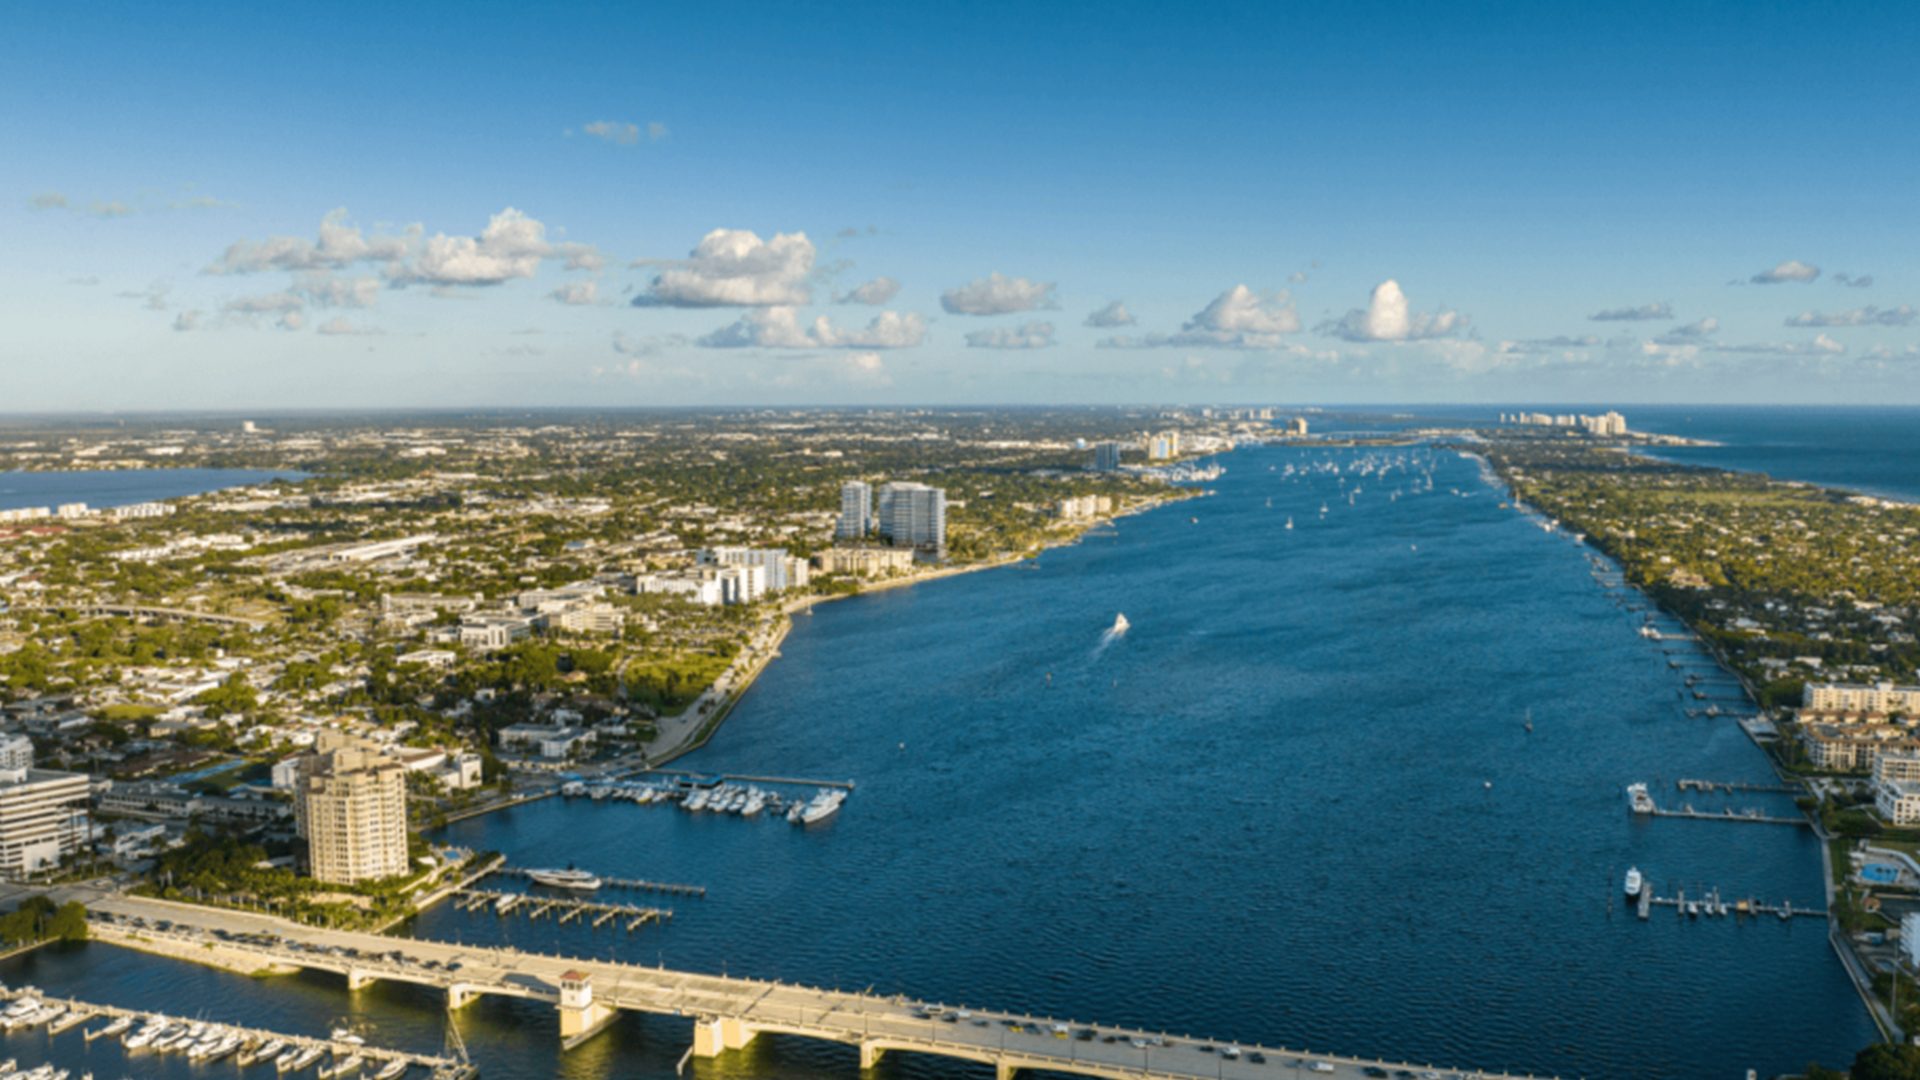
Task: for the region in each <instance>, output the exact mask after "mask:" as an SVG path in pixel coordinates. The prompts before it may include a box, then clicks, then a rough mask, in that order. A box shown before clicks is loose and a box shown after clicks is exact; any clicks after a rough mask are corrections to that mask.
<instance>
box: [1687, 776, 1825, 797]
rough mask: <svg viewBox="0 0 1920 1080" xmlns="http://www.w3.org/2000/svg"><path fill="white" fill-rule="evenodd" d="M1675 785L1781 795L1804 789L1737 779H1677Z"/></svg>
mask: <svg viewBox="0 0 1920 1080" xmlns="http://www.w3.org/2000/svg"><path fill="white" fill-rule="evenodd" d="M1673 786H1674V787H1676V788H1679V789H1680V790H1681V791H1706V792H1713V791H1724V792H1727V793H1728V794H1732V793H1733V792H1736V791H1761V792H1769V793H1774V794H1780V795H1799V794H1802V793H1803V792H1802V790H1801V789H1800V788H1797V787H1793V786H1791V785H1788V784H1746V783H1741V782H1739V781H1737V780H1733V781H1729V780H1691V779H1682V780H1675V781H1674V782H1673Z"/></svg>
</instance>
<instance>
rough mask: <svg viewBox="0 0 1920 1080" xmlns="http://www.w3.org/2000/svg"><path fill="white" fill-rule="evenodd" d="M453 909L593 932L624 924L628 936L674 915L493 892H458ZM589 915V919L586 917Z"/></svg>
mask: <svg viewBox="0 0 1920 1080" xmlns="http://www.w3.org/2000/svg"><path fill="white" fill-rule="evenodd" d="M454 907H455V908H457V909H458V910H461V911H483V910H486V909H487V908H492V909H493V911H494V913H495V914H496V915H511V914H516V913H518V914H520V915H524V916H526V917H527V918H529V919H538V918H542V917H544V916H548V915H551V916H553V918H554V920H555V921H556V922H560V923H570V922H574V921H576V920H577V921H581V922H584V923H585V924H586V925H588V926H591V927H592V928H594V929H596V930H597V929H599V928H600V927H601V926H603V925H605V924H607V923H609V922H612V923H615V924H616V925H624V926H625V927H626V929H627V932H628V933H633V932H634V931H636V930H638V929H640V928H641V927H643V926H646V925H648V924H649V923H661V922H666V921H667V920H668V919H671V918H673V912H672V911H670V910H668V909H666V908H652V907H640V906H637V905H634V904H603V903H600V902H598V901H593V900H576V899H572V898H570V897H546V896H535V895H533V894H531V893H519V892H499V891H496V890H493V889H461V890H459V891H458V892H456V893H454ZM589 916H591V918H590V919H589V918H588V917H589Z"/></svg>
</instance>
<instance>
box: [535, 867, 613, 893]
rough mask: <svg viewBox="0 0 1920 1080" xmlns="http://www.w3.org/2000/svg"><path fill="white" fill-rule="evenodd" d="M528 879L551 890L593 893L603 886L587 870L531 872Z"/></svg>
mask: <svg viewBox="0 0 1920 1080" xmlns="http://www.w3.org/2000/svg"><path fill="white" fill-rule="evenodd" d="M527 877H528V879H530V880H531V881H532V882H533V883H534V884H535V885H545V886H547V887H548V888H550V889H573V890H575V891H578V892H592V891H594V890H595V889H598V888H599V887H600V885H601V881H600V879H599V878H597V877H595V876H594V875H592V874H590V873H588V872H587V871H585V870H575V869H573V868H572V867H568V868H567V869H565V870H529V871H527Z"/></svg>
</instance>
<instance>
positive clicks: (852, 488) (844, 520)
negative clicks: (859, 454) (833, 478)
mask: <svg viewBox="0 0 1920 1080" xmlns="http://www.w3.org/2000/svg"><path fill="white" fill-rule="evenodd" d="M872 531H873V488H872V487H871V486H869V485H868V484H867V482H866V481H864V480H849V481H847V482H846V483H844V484H841V485H840V520H839V522H838V523H836V524H835V525H834V527H833V535H834V538H835V539H838V540H859V539H862V538H864V537H865V536H866V535H867V533H869V532H872Z"/></svg>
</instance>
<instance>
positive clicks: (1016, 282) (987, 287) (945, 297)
mask: <svg viewBox="0 0 1920 1080" xmlns="http://www.w3.org/2000/svg"><path fill="white" fill-rule="evenodd" d="M1053 292H1054V283H1053V282H1050V281H1029V280H1027V279H1026V278H1023V277H1008V276H1006V275H1005V274H1002V273H999V272H998V271H995V272H994V273H991V274H988V275H987V276H986V277H983V278H976V279H975V280H973V281H969V282H968V283H966V284H965V285H962V286H960V287H959V288H957V289H948V290H947V291H946V292H944V293H941V294H940V306H941V307H943V308H945V309H947V312H948V313H949V314H952V315H1009V314H1012V313H1013V312H1016V311H1034V310H1036V309H1039V308H1051V307H1056V306H1058V305H1057V304H1056V303H1055V301H1054V295H1053Z"/></svg>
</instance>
